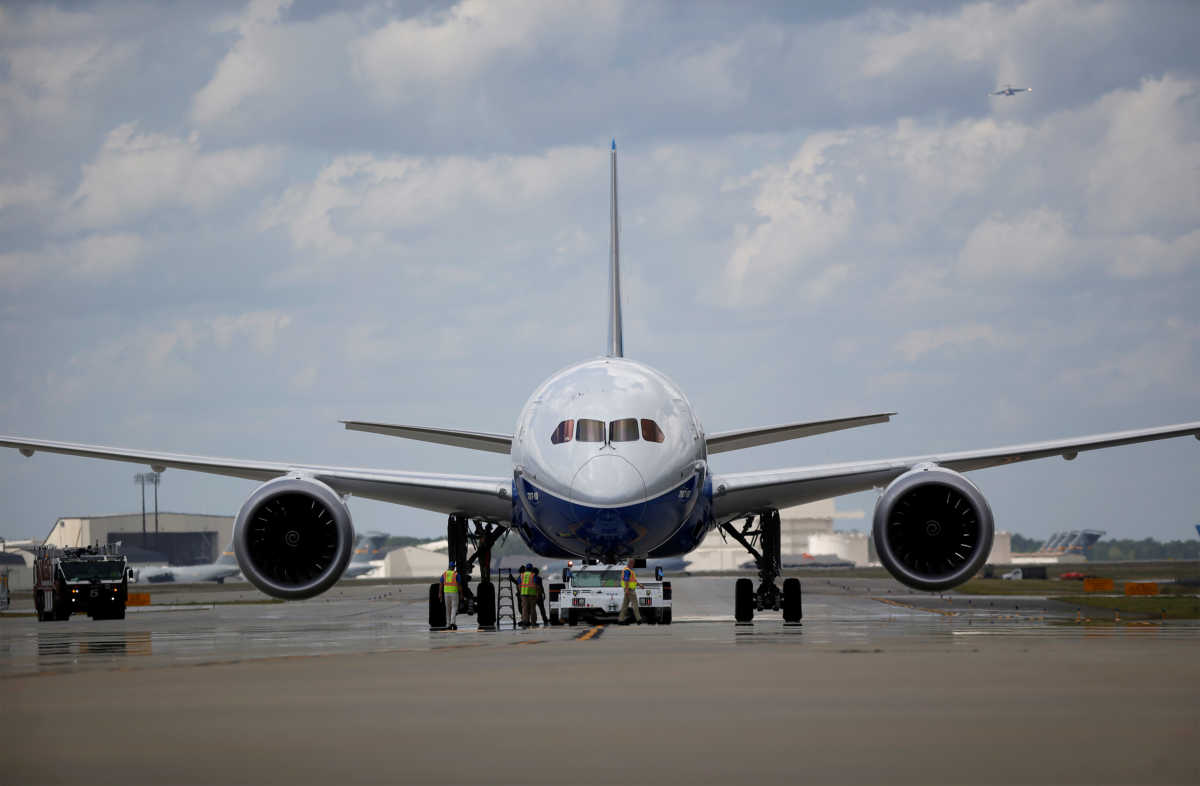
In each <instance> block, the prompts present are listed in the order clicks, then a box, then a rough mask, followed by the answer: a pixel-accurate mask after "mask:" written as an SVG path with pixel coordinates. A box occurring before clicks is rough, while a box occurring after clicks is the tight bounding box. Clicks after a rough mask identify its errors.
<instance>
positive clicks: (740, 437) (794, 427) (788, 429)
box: [704, 412, 896, 453]
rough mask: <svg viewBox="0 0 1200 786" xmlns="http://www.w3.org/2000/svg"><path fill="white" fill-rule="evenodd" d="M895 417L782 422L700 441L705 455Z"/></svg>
mask: <svg viewBox="0 0 1200 786" xmlns="http://www.w3.org/2000/svg"><path fill="white" fill-rule="evenodd" d="M895 414H896V413H895V412H881V413H879V414H876V415H860V416H858V417H853V418H837V419H834V420H814V421H810V422H807V423H784V424H783V425H781V426H766V427H764V428H749V429H742V430H740V431H720V432H717V433H716V434H709V435H708V436H707V437H706V438H705V440H704V441H705V443H706V444H707V445H708V452H709V453H722V452H724V451H726V450H738V449H739V448H750V447H754V446H756V445H769V444H770V443H772V442H783V441H785V440H789V439H799V438H801V437H811V436H813V435H815V434H827V433H829V432H830V431H841V430H842V429H847V428H858V427H859V426H869V425H871V424H872V423H887V422H888V421H889V420H890V419H891V416H892V415H895Z"/></svg>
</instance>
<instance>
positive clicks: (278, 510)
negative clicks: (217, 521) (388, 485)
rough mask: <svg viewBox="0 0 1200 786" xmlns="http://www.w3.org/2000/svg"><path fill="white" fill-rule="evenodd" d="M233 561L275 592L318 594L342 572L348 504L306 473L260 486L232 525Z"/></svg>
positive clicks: (350, 542)
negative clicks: (301, 476) (302, 476)
mask: <svg viewBox="0 0 1200 786" xmlns="http://www.w3.org/2000/svg"><path fill="white" fill-rule="evenodd" d="M233 548H234V552H235V553H236V554H237V561H238V566H239V567H241V569H242V573H243V574H244V575H245V576H246V578H247V579H248V580H249V581H250V583H251V584H253V585H254V586H256V587H258V588H259V589H260V590H262V591H263V592H265V593H267V594H268V595H271V596H273V597H276V598H286V599H288V600H300V599H303V598H311V597H313V596H314V595H319V594H321V593H322V592H324V591H325V590H327V589H329V588H330V587H331V586H332V585H333V583H334V582H335V581H337V580H338V579H339V578H341V575H342V572H343V571H345V569H346V564H347V563H349V562H350V556H351V554H352V552H353V551H354V525H353V524H352V523H351V522H350V510H349V509H348V508H347V507H346V504H345V503H344V502H343V501H342V498H341V497H339V496H338V495H337V493H336V492H335V491H334V490H333V489H331V488H329V486H327V485H325V484H324V483H321V482H319V481H316V480H312V479H308V478H295V477H289V478H276V479H275V480H271V481H268V482H266V483H264V484H263V485H261V486H259V487H258V489H257V490H256V491H255V492H254V493H253V494H251V495H250V498H249V499H248V500H246V502H245V504H244V505H242V509H241V510H240V511H238V515H237V519H236V520H235V521H234V525H233Z"/></svg>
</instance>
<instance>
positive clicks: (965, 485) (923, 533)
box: [874, 464, 995, 590]
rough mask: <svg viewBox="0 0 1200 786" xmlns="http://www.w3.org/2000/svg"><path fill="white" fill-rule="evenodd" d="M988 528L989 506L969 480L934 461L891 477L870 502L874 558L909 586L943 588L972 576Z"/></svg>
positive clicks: (988, 543)
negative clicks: (892, 479) (877, 497)
mask: <svg viewBox="0 0 1200 786" xmlns="http://www.w3.org/2000/svg"><path fill="white" fill-rule="evenodd" d="M994 531H995V525H994V524H993V522H992V509H991V507H989V506H988V503H987V500H986V499H984V497H983V494H981V493H980V491H979V489H978V488H976V487H975V484H974V483H972V482H971V481H969V480H967V479H966V478H965V477H963V476H962V475H960V474H959V473H957V472H953V471H951V470H948V469H944V468H943V467H939V466H937V465H935V464H924V465H920V466H918V467H915V468H913V469H911V470H909V471H908V472H906V473H904V474H903V475H901V476H900V477H898V478H896V479H895V480H894V481H892V482H891V484H890V485H889V486H888V487H887V488H886V489H885V490H884V492H883V496H881V497H880V498H879V501H878V502H877V503H876V504H875V525H874V537H875V550H876V551H877V552H878V554H879V560H880V562H882V563H883V566H884V567H885V568H887V569H888V572H889V573H891V574H892V575H893V576H895V577H896V578H897V579H898V580H899V581H900V582H901V583H903V584H906V585H908V586H909V587H912V588H913V589H919V590H943V589H949V588H950V587H957V586H958V585H959V584H962V583H963V582H965V581H966V580H967V579H969V578H971V577H972V576H974V575H975V572H976V571H978V570H979V568H980V566H981V565H983V562H984V560H986V559H987V557H988V554H989V553H990V552H991V550H992V535H993V532H994Z"/></svg>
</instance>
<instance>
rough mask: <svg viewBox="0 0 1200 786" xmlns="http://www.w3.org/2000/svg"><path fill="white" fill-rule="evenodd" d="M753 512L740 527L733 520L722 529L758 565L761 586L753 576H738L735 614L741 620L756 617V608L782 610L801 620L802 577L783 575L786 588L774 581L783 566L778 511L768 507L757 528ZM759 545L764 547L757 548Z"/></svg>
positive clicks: (786, 619)
mask: <svg viewBox="0 0 1200 786" xmlns="http://www.w3.org/2000/svg"><path fill="white" fill-rule="evenodd" d="M754 518H755V517H754V516H748V517H747V518H746V520H745V522H743V524H742V527H741V529H740V530H739V529H738V528H737V527H735V526H733V524H732V523H728V522H727V523H725V524H722V525H721V530H722V532H724V533H726V534H728V535H729V536H730V537H731V538H733V539H734V540H736V541H737V542H738V543H740V544H742V546H744V547H745V549H746V551H749V552H750V555H751V556H752V557H754V564H755V565H756V566H757V567H758V579H759V583H758V589H755V588H754V582H753V581H752V580H750V579H738V580H737V584H736V585H735V586H734V593H733V616H734V619H735V620H737V621H738V622H739V623H749V622H752V621H753V620H754V612H755V611H766V610H768V609H770V610H772V611H780V610H782V611H783V621H784V622H786V623H793V624H799V623H800V620H801V619H802V618H803V616H804V613H803V611H802V608H801V606H802V604H801V595H800V580H799V579H795V578H791V579H784V581H783V590H782V591H780V589H779V587H778V586H776V584H775V579H777V578H779V573H780V571H781V569H782V559H781V556H780V536H779V511H778V510H768V511H766V512H765V513H762V514H760V515H759V516H758V529H754ZM756 545H758V546H759V547H760V548H761V551H759V549H757V548H755V546H756Z"/></svg>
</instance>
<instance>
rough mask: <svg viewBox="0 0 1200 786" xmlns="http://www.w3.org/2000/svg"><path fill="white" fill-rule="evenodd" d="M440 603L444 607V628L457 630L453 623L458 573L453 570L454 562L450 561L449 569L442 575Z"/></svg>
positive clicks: (456, 614)
mask: <svg viewBox="0 0 1200 786" xmlns="http://www.w3.org/2000/svg"><path fill="white" fill-rule="evenodd" d="M442 603H443V604H445V606H446V628H447V629H448V630H458V625H456V624H455V623H454V620H455V618H456V617H457V616H458V571H457V570H455V569H454V560H450V567H448V568H446V572H445V573H443V574H442Z"/></svg>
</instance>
